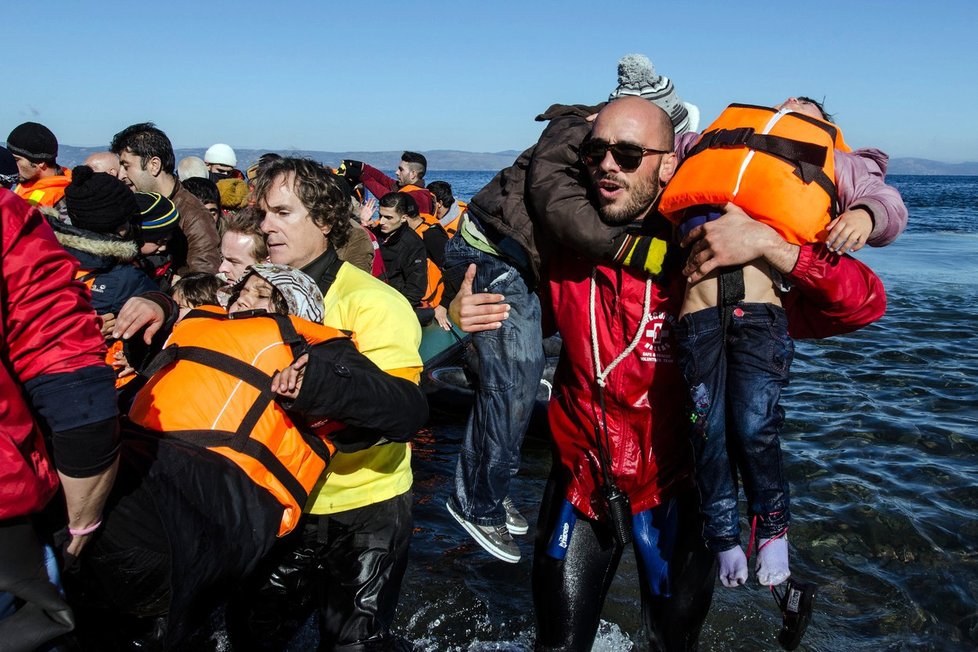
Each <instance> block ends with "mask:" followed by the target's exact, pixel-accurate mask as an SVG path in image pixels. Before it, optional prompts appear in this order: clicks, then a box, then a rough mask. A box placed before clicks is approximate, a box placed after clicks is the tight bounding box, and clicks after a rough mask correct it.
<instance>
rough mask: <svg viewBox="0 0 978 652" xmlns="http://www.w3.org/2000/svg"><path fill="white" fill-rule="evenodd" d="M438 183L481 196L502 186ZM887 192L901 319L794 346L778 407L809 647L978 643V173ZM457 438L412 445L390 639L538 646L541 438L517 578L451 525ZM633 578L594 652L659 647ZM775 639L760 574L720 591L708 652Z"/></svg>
mask: <svg viewBox="0 0 978 652" xmlns="http://www.w3.org/2000/svg"><path fill="white" fill-rule="evenodd" d="M428 177H429V179H430V180H435V179H443V180H446V181H448V182H449V183H451V184H452V186H453V188H454V190H455V193H456V196H457V197H459V198H461V199H468V198H469V197H470V196H471V195H472V194H474V193H475V192H477V191H478V190H479V189H480V188H481V187H482V186H483V185H485V183H486V182H488V181H489V179H490V178H491V177H492V174H491V173H486V172H441V173H440V172H437V171H435V172H429V174H428ZM889 181H890V182H891V183H892V184H893V185H895V186H896V187H897V188H898V189H899V190H900V192H901V193H902V194H903V197H904V199H905V201H906V203H907V205H908V206H909V208H910V222H909V226H908V227H907V230H906V232H905V233H904V234H903V235H902V236H901V237H900V238H899V239H898V240H897V241H896V242H895V243H894V244H892V245H891V246H889V247H886V248H884V249H866V250H864V251H861V252H858V253H857V254H856V255H857V257H859V258H860V259H861V260H863V261H864V262H866V263H867V264H869V265H870V266H871V267H872V268H873V269H874V270H875V271H876V272H877V274H878V275H879V276H880V277H881V278H882V280H883V282H884V284H885V286H886V290H887V296H888V309H887V313H886V315H885V316H884V317H883V318H882V319H881V320H880V321H879V322H878V323H876V324H873V325H871V326H868V327H866V328H864V329H862V330H861V331H859V332H857V333H854V334H851V335H845V336H840V337H836V338H832V339H829V340H822V341H799V342H797V343H796V347H797V348H796V356H795V362H794V365H793V367H792V380H791V384H790V386H789V387H788V389H787V391H786V392H785V394H784V397H783V406H784V408H785V410H786V412H787V421H786V424H785V428H784V437H783V454H784V465H785V469H786V472H787V474H788V478H789V481H790V483H791V502H792V516H793V522H792V525H791V531H790V534H789V539H790V545H791V552H792V566H791V568H792V574H793V575H794V576H795V577H796V578H797V579H800V580H804V581H810V582H815V583H816V584H817V585H818V587H819V594H818V597H817V599H816V603H815V613H814V616H813V619H812V623H811V625H810V626H809V628H808V632H807V634H806V635H805V638H804V641H803V642H802V644H801V646H800V648H799V649H801V650H813V651H815V650H817V651H822V652H835V651H839V650H855V649H860V650H901V651H902V650H974V649H976V648H978V604H976V601H978V488H976V484H978V355H976V349H978V336H976V334H975V328H976V325H978V177H918V176H894V177H891V178H890V179H889ZM463 427H464V424H463V423H460V422H441V423H433V424H431V425H430V426H429V427H428V428H426V429H425V430H423V431H422V432H421V433H420V434H419V435H418V437H417V439H416V440H415V445H414V500H415V509H414V537H413V540H412V542H411V557H410V562H409V564H408V569H407V574H406V576H405V578H404V584H403V588H402V591H401V599H400V604H399V607H398V615H397V619H396V622H395V631H396V633H397V634H398V635H400V636H402V637H404V638H406V639H407V640H409V641H411V642H412V643H413V644H414V645H415V646H416V647H417V649H419V650H427V651H431V652H441V651H463V650H464V651H489V650H493V651H498V650H514V651H516V650H530V649H532V645H533V631H534V621H533V601H532V596H531V592H530V571H531V563H532V541H533V537H534V535H535V528H534V526H533V524H534V523H535V520H536V516H537V511H538V506H539V501H540V497H541V494H542V493H543V487H544V483H545V481H546V477H547V474H548V472H549V469H550V451H549V448H548V445H547V443H546V433H543V432H532V433H529V436H528V437H527V440H526V443H525V445H524V447H523V464H522V468H521V471H520V474H519V475H518V476H517V477H516V478H515V480H514V482H513V485H512V488H511V496H512V498H513V500H514V502H515V503H516V505H517V506H518V507H519V508H520V510H521V511H522V512H523V514H524V515H525V516H526V517H527V518H528V519H529V520H530V523H531V527H530V531H529V533H528V534H527V535H525V536H522V537H517V540H518V542H519V544H520V547H521V549H522V551H523V559H522V560H521V561H520V562H519V563H518V564H507V563H504V562H501V561H497V560H495V559H494V558H493V557H490V556H489V555H488V554H487V553H485V552H483V551H482V549H481V548H480V547H479V546H478V545H477V544H475V543H474V542H473V541H472V539H471V538H470V537H469V536H468V535H467V534H465V533H464V532H463V531H462V529H461V528H460V527H459V526H458V524H457V523H456V522H455V520H454V519H453V518H452V517H451V516H449V514H448V512H447V511H446V510H445V501H446V500H447V498H448V495H449V491H450V488H451V486H452V483H453V478H454V473H455V463H456V459H457V454H458V449H459V443H460V440H461V437H462V430H463ZM744 525H745V528H746V523H745V524H744ZM638 581H639V580H638V572H637V569H636V565H635V561H634V558H633V557H632V556H631V555H630V554H625V555H624V556H623V558H622V563H621V565H620V566H619V568H618V572H617V574H616V577H615V580H614V584H613V585H612V587H611V590H610V592H609V594H608V599H607V601H606V603H605V606H604V611H603V613H602V621H601V626H600V628H599V631H598V636H597V639H596V641H595V644H594V650H596V651H598V652H617V651H619V650H644V649H647V648H648V643H647V641H646V640H645V639H644V636H643V634H642V624H641V618H640V606H639V605H640V602H639V589H638ZM779 626H780V614H779V612H778V609H777V607H776V606H775V603H774V600H773V598H772V597H771V594H770V592H769V590H768V589H766V588H763V587H760V586H758V585H757V584H756V583H755V582H754V581H753V578H752V579H751V581H750V582H749V583H748V584H747V585H746V586H742V587H739V588H736V589H724V588H723V587H721V586H719V585H717V589H716V591H715V593H714V599H713V608H712V610H711V612H710V615H709V616H708V618H707V620H706V624H705V627H704V630H703V634H702V637H701V641H700V648H701V649H702V650H709V651H716V652H720V651H727V650H745V651H746V650H778V649H780V648H779V647H778V644H777V642H776V635H777V631H778V628H779ZM217 638H218V642H219V645H218V647H219V648H225V647H226V645H225V643H226V639H225V637H224V636H223V635H222V634H220V633H219V634H218V635H217ZM316 638H317V636H316V632H315V627H314V625H313V624H312V623H308V624H307V626H306V627H305V628H304V629H303V631H302V632H301V633H300V635H299V636H298V637H297V638H296V640H295V641H293V644H292V646H291V647H290V649H291V650H295V651H304V650H309V649H314V647H315V645H316ZM222 639H224V640H222Z"/></svg>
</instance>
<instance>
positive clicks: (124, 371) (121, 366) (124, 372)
mask: <svg viewBox="0 0 978 652" xmlns="http://www.w3.org/2000/svg"><path fill="white" fill-rule="evenodd" d="M112 358H113V359H112V362H111V363H110V364H111V365H112V369H113V370H114V371H115V377H116V378H125V377H126V376H132V375H133V374H135V373H136V370H135V369H133V368H132V367H130V366H129V361H128V360H126V354H125V353H123V352H122V351H116V352H115V353H113V354H112Z"/></svg>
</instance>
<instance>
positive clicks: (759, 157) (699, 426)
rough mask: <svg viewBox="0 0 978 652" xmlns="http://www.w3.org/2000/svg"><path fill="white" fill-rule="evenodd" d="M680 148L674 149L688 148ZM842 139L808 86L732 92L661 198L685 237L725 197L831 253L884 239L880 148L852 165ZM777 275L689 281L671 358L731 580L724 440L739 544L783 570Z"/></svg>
mask: <svg viewBox="0 0 978 652" xmlns="http://www.w3.org/2000/svg"><path fill="white" fill-rule="evenodd" d="M676 149H677V154H679V155H680V156H682V154H683V147H682V146H679V147H677V148H676ZM849 152H850V150H849V148H848V146H846V144H845V142H844V140H843V139H842V135H841V132H840V131H839V130H838V128H837V127H836V126H835V125H833V124H832V123H831V122H829V120H828V116H827V115H826V114H825V113H824V111H823V109H822V107H821V105H820V104H819V103H817V102H815V101H813V100H811V99H809V98H789V99H788V100H786V101H785V102H783V103H782V104H780V105H778V106H777V107H774V108H773V109H771V108H765V107H754V106H746V105H736V104H735V105H731V106H730V107H729V108H728V109H727V110H725V111H724V112H723V114H721V116H720V118H718V119H717V120H716V121H715V122H714V123H713V124H712V125H710V127H708V128H707V130H706V132H705V133H704V134H703V136H702V137H700V139H699V140H698V141H695V145H693V146H692V148H691V149H688V150H686V152H685V158H683V161H682V164H681V165H680V166H679V168H678V169H677V171H676V173H675V175H674V176H673V177H672V179H671V180H670V181H669V183H668V184H667V185H666V187H665V190H664V191H663V195H662V199H661V201H660V204H659V210H660V212H661V213H662V214H663V215H665V216H666V217H668V218H670V219H672V220H673V221H675V222H678V223H679V228H680V232H681V234H682V235H683V236H685V235H686V234H688V233H689V232H690V231H691V230H692V229H693V228H696V227H697V226H698V225H699V224H703V223H705V222H707V221H710V220H711V219H712V218H713V217H714V216H716V215H718V214H719V212H718V211H717V208H718V206H722V205H724V204H726V203H727V202H733V203H734V204H736V205H738V206H740V207H741V208H742V209H744V210H745V211H746V212H747V213H748V214H749V215H750V216H751V217H753V218H754V219H757V220H758V221H761V222H764V223H766V224H768V225H769V226H771V227H773V228H774V229H775V230H776V231H778V233H779V234H781V236H782V237H783V238H785V239H786V240H787V241H789V242H794V243H796V244H806V243H810V242H815V241H818V240H824V241H825V242H826V244H827V245H828V247H829V249H830V250H832V251H835V252H836V253H839V254H843V253H845V252H846V251H850V250H851V251H855V250H858V249H860V248H861V247H862V246H863V245H864V244H866V243H867V241H869V244H871V245H873V246H881V245H884V244H889V242H891V241H892V240H893V239H894V238H895V237H896V236H897V235H898V234H899V232H900V231H902V228H895V229H893V230H892V231H891V230H890V229H889V228H888V226H887V228H885V229H883V230H885V231H886V233H885V234H878V233H877V232H876V231H877V229H875V228H874V226H876V225H875V224H874V220H876V221H879V222H880V223H881V224H882V225H889V224H893V223H894V222H899V221H900V219H902V220H903V224H905V223H906V207H905V206H903V203H902V200H900V198H899V193H897V192H896V190H895V189H893V188H892V187H889V186H886V184H885V183H884V182H883V175H884V173H885V167H886V166H885V155H884V154H882V152H877V153H878V155H879V157H878V159H877V158H875V155H871V154H867V152H871V151H870V150H861V152H863V155H865V156H866V158H872V159H873V160H872V163H873V164H872V165H865V166H862V167H860V166H857V165H856V164H855V163H853V162H852V161H853V160H856V159H857V158H859V157H857V156H855V155H854V154H850V153H849ZM846 157H850V159H851V160H849V159H846ZM616 158H617V154H616ZM842 164H845V166H846V174H844V175H841V174H840V173H839V170H840V167H839V166H840V165H842ZM838 212H841V214H838ZM837 215H838V216H837ZM784 216H791V221H790V223H786V222H784V221H781V219H782V218H783V217H784ZM901 216H902V217H901ZM871 234H872V236H871ZM779 288H780V283H779V281H778V280H777V279H775V278H774V276H772V273H771V272H770V271H769V270H768V269H767V268H766V266H764V265H763V263H762V262H759V261H757V262H755V263H751V264H748V265H745V266H743V267H742V268H739V269H737V270H734V271H731V272H728V273H724V274H711V275H710V276H708V277H706V278H704V279H702V280H700V281H697V282H696V283H693V284H691V285H689V286H688V287H687V290H686V297H685V301H684V304H683V307H682V311H681V319H680V327H679V331H678V333H679V336H678V339H679V351H680V363H681V365H682V367H683V371H684V374H685V376H686V380H687V382H688V384H689V387H690V396H691V399H692V404H693V413H692V422H693V433H692V438H693V448H694V452H695V456H696V471H697V482H698V484H699V487H700V494H701V497H702V507H701V509H702V512H703V515H704V517H705V527H704V537H705V539H706V543H707V546H708V547H709V548H710V549H711V550H712V551H713V552H714V553H715V554H716V555H717V559H718V561H719V575H720V580H721V583H723V584H724V586H728V587H733V586H738V585H740V584H743V583H744V582H745V581H746V580H747V576H748V569H747V556H746V555H745V554H744V551H743V550H742V549H741V547H740V532H739V518H738V513H737V492H736V482H735V480H734V478H733V477H732V473H731V464H730V461H729V460H728V452H727V451H728V448H729V451H730V453H729V455H732V456H734V458H735V459H736V464H737V467H738V468H739V470H740V473H741V474H742V477H743V483H744V491H745V494H746V495H747V500H748V514H749V516H750V517H751V518H752V528H751V543H750V545H749V546H748V550H747V555H750V553H751V547H752V546H753V542H754V541H753V540H754V534H755V530H756V533H757V536H758V547H757V552H758V555H757V562H756V572H757V578H758V581H759V582H760V583H761V584H764V585H769V586H773V585H776V584H780V583H782V582H784V581H785V580H786V579H787V578H788V577H789V575H790V571H789V568H788V546H787V531H788V522H789V507H788V505H789V503H788V486H787V481H786V480H785V477H784V475H783V472H782V468H781V462H780V460H781V452H780V444H779V436H780V431H781V427H782V424H783V420H784V411H783V410H782V409H781V407H780V405H779V401H780V393H781V389H782V387H784V386H785V385H786V384H787V382H788V370H789V367H790V364H791V360H792V357H793V353H794V345H793V343H792V341H791V338H790V337H789V336H788V332H787V320H786V317H785V313H784V310H783V309H782V307H781V300H780V291H779Z"/></svg>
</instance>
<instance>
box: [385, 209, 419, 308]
mask: <svg viewBox="0 0 978 652" xmlns="http://www.w3.org/2000/svg"><path fill="white" fill-rule="evenodd" d="M408 202H412V203H413V202H414V200H413V199H412V198H411V196H410V195H408V194H407V193H403V192H391V193H387V194H386V195H384V196H383V197H381V198H380V209H379V210H380V221H379V223H378V225H377V227H376V230H375V235H376V236H377V240H378V241H379V242H380V254H381V256H382V257H383V259H384V269H385V271H386V273H387V278H386V280H387V284H388V285H390V286H391V287H392V288H394V289H395V290H397V291H398V292H400V293H401V294H403V295H404V298H406V299H407V300H408V303H410V304H411V307H412V308H417V307H419V306H420V305H421V299H422V298H424V295H425V289H426V288H427V287H428V255H427V253H426V252H425V245H424V241H423V240H422V239H421V237H420V236H418V234H417V233H415V232H414V229H412V228H411V225H410V224H408V222H407V217H408V213H409V212H410V210H409V205H408ZM416 210H417V208H415V211H416Z"/></svg>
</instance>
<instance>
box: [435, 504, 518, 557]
mask: <svg viewBox="0 0 978 652" xmlns="http://www.w3.org/2000/svg"><path fill="white" fill-rule="evenodd" d="M445 507H446V509H448V513H449V514H451V515H452V516H453V517H454V518H455V520H456V521H458V524H459V525H461V526H462V527H463V528H465V531H466V532H468V533H469V534H471V535H472V538H473V539H475V542H476V543H478V544H479V545H480V546H482V547H483V549H485V551H486V552H488V553H489V554H490V555H492V556H493V557H495V558H497V559H502V560H503V561H506V562H509V563H511V564H515V563H516V562H518V561H519V560H520V548H519V546H518V545H516V542H515V541H513V535H511V534H510V533H509V530H508V529H507V528H506V525H505V524H502V523H501V524H499V525H478V524H477V523H473V522H471V521H467V520H465V518H464V517H463V516H462V515H461V514H459V513H458V512H456V511H455V509H454V508H453V507H452V501H451V500H449V501H448V502H446V503H445Z"/></svg>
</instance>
